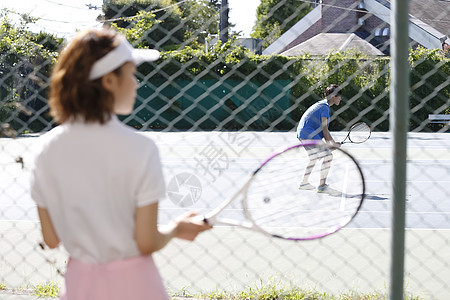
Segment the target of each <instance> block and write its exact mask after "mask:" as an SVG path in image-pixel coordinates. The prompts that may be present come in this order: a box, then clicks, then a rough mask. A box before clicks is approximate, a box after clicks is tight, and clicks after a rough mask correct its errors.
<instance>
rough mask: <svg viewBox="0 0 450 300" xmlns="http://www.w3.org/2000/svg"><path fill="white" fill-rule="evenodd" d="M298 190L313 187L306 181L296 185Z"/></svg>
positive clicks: (312, 188) (311, 188)
mask: <svg viewBox="0 0 450 300" xmlns="http://www.w3.org/2000/svg"><path fill="white" fill-rule="evenodd" d="M298 189H299V190H314V189H315V187H314V186H312V185H311V184H310V183H309V182H306V183H303V182H302V183H300V185H299V186H298Z"/></svg>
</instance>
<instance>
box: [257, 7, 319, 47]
mask: <svg viewBox="0 0 450 300" xmlns="http://www.w3.org/2000/svg"><path fill="white" fill-rule="evenodd" d="M311 10H312V7H311V4H309V3H305V2H302V1H298V0H281V1H280V0H261V3H260V4H259V6H258V8H257V9H256V24H255V26H254V27H253V33H252V34H251V37H253V38H260V39H263V40H264V43H263V47H267V46H268V45H270V44H271V43H272V42H273V41H275V40H276V39H277V38H279V37H280V36H281V35H282V34H283V33H284V32H286V31H287V30H289V28H291V27H292V26H293V25H294V24H296V23H297V22H298V21H300V20H301V19H302V18H303V17H304V16H305V15H307V14H308V13H309V12H310V11H311Z"/></svg>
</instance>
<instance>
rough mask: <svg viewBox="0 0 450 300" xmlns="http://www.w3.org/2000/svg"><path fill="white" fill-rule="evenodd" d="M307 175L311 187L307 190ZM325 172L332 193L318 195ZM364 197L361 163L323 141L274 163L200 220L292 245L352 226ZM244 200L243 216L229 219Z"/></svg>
mask: <svg viewBox="0 0 450 300" xmlns="http://www.w3.org/2000/svg"><path fill="white" fill-rule="evenodd" d="M331 150H334V151H333V161H332V163H331V165H330V164H328V163H327V162H328V159H329V157H330V154H331ZM324 162H325V163H324ZM312 163H314V164H315V166H313V167H311V165H312ZM324 165H325V168H324V167H323V166H324ZM305 171H307V172H308V173H309V176H308V182H309V183H308V184H302V183H303V181H304V180H303V179H304V174H305ZM324 172H325V173H326V174H327V175H328V176H327V183H328V190H327V191H325V192H318V190H317V189H316V188H315V187H314V186H318V185H319V182H320V179H321V178H322V177H323V175H324V174H325V173H324ZM364 194H365V184H364V176H363V173H362V171H361V168H360V167H359V165H358V163H357V162H356V160H355V158H353V157H352V156H351V155H350V154H349V153H348V152H346V151H344V150H342V149H340V148H336V147H333V146H330V145H327V144H324V143H322V142H321V141H304V142H303V143H302V144H299V145H295V146H292V147H289V148H287V149H285V150H283V151H281V152H278V153H276V154H274V155H272V156H271V157H269V158H268V159H267V160H266V161H264V162H263V163H262V164H261V165H260V166H259V167H258V168H257V169H256V170H255V171H254V172H253V173H252V174H251V176H250V178H249V179H248V180H247V182H246V183H245V184H244V185H243V186H242V187H241V188H240V189H239V190H238V191H237V192H236V193H235V194H234V195H233V196H232V197H231V199H229V200H227V201H225V202H223V203H221V204H220V205H219V206H218V207H217V208H216V209H214V210H212V211H211V212H209V213H208V214H206V215H205V216H199V217H201V218H202V219H203V220H204V221H205V222H206V223H208V224H211V225H218V224H222V225H229V226H240V227H243V228H247V229H251V230H255V231H258V232H261V233H263V234H266V235H269V236H273V237H277V238H283V239H287V240H294V241H299V240H312V239H318V238H322V237H325V236H327V235H330V234H332V233H334V232H337V231H338V230H339V229H341V228H342V227H344V226H345V225H347V224H348V223H349V222H350V221H351V220H352V219H353V218H354V217H355V215H356V214H357V212H358V211H359V209H360V208H361V205H362V202H363V199H364ZM238 198H241V203H242V207H241V210H242V211H243V214H240V215H241V216H240V218H236V215H234V217H233V218H227V214H229V213H235V212H236V209H235V208H234V206H235V205H236V204H238V203H239V202H237V201H235V200H237V199H238Z"/></svg>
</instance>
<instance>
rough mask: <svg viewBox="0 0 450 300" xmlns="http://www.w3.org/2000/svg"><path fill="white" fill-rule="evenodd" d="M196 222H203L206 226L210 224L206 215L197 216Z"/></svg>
mask: <svg viewBox="0 0 450 300" xmlns="http://www.w3.org/2000/svg"><path fill="white" fill-rule="evenodd" d="M194 221H196V222H203V223H205V224H209V222H208V219H207V218H206V217H205V216H204V215H197V216H195V217H194Z"/></svg>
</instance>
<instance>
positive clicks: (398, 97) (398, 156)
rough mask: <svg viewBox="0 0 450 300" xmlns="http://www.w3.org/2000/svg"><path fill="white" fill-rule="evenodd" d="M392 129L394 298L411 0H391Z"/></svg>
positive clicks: (399, 258) (400, 266) (400, 245)
mask: <svg viewBox="0 0 450 300" xmlns="http://www.w3.org/2000/svg"><path fill="white" fill-rule="evenodd" d="M391 4H392V6H391V7H392V10H391V25H392V30H391V32H392V36H391V74H392V76H391V94H390V102H391V115H390V118H391V120H390V121H391V122H390V124H391V125H390V127H391V129H390V130H391V132H392V136H393V153H392V155H393V158H392V160H393V174H392V202H393V205H392V241H391V270H390V275H391V278H390V279H391V280H390V295H389V299H390V300H403V283H404V260H405V210H406V209H405V207H406V206H405V202H406V151H407V132H408V119H409V63H408V53H409V36H408V25H409V23H408V12H409V0H393V1H391Z"/></svg>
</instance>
